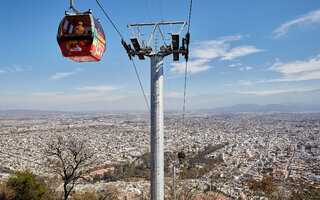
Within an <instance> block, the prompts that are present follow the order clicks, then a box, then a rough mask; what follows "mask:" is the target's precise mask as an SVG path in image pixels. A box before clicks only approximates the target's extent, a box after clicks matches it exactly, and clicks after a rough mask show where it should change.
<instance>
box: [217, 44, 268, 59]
mask: <svg viewBox="0 0 320 200" xmlns="http://www.w3.org/2000/svg"><path fill="white" fill-rule="evenodd" d="M261 51H264V50H262V49H257V48H256V47H254V46H237V47H235V48H232V49H231V50H229V51H228V52H226V53H225V54H224V55H222V58H221V60H233V59H235V58H237V57H241V56H246V55H249V54H253V53H257V52H261Z"/></svg>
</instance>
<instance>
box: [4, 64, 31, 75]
mask: <svg viewBox="0 0 320 200" xmlns="http://www.w3.org/2000/svg"><path fill="white" fill-rule="evenodd" d="M31 70H32V68H31V67H30V66H28V67H21V66H18V65H13V66H12V67H5V68H2V69H0V73H19V72H26V71H31Z"/></svg>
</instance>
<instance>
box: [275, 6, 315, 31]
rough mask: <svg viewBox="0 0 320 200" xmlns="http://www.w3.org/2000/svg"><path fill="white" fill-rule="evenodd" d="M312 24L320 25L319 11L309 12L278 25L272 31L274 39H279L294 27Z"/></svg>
mask: <svg viewBox="0 0 320 200" xmlns="http://www.w3.org/2000/svg"><path fill="white" fill-rule="evenodd" d="M314 23H320V10H315V11H311V12H309V13H307V14H305V15H302V16H301V17H299V18H297V19H294V20H291V21H288V22H286V23H284V24H282V25H280V26H279V27H278V28H277V29H276V30H274V31H273V33H274V34H275V36H276V37H280V36H282V35H284V34H286V33H287V32H288V30H289V29H290V28H291V27H293V26H296V25H310V24H314Z"/></svg>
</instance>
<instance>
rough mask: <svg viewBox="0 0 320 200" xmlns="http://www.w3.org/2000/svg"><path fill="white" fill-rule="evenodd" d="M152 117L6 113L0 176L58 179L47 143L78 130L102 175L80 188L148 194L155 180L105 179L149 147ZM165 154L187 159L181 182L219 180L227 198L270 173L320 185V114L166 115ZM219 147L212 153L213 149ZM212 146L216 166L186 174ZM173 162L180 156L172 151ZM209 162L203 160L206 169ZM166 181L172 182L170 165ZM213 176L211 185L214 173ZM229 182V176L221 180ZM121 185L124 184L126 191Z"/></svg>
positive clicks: (93, 170)
mask: <svg viewBox="0 0 320 200" xmlns="http://www.w3.org/2000/svg"><path fill="white" fill-rule="evenodd" d="M149 123H150V120H149V115H148V114H147V113H143V112H129V113H120V112H119V113H117V112H114V113H107V112H106V113H102V112H101V113H99V112H95V113H67V112H37V111H34V112H31V111H25V112H22V111H21V112H19V111H16V112H13V111H12V112H9V111H8V112H5V111H2V112H0V180H1V179H2V180H5V179H7V178H8V177H9V176H10V174H11V173H12V172H14V171H17V170H26V169H29V170H30V171H31V172H33V173H34V174H36V175H41V176H48V177H53V176H54V174H53V172H52V171H51V169H50V168H48V167H47V165H46V164H45V162H46V159H45V156H44V153H43V151H44V148H45V147H46V144H47V143H48V142H50V140H52V138H54V137H55V136H56V135H62V136H63V135H66V134H68V135H72V136H75V137H77V138H81V139H83V140H85V141H86V145H87V147H88V149H91V151H92V152H93V157H94V159H93V160H94V162H93V163H92V164H91V165H90V168H88V177H90V176H91V177H92V178H93V177H97V176H96V175H97V174H98V175H101V176H102V177H100V178H99V180H96V181H95V183H79V184H78V185H77V187H76V190H79V191H81V190H87V189H88V188H96V189H98V188H99V187H104V185H108V184H115V185H116V187H117V188H119V190H121V191H122V193H123V195H124V196H129V193H130V194H134V195H139V194H142V193H147V192H148V190H149V189H148V188H149V187H150V184H149V180H147V179H140V180H134V179H132V181H120V180H117V181H107V180H105V179H104V178H103V176H104V175H105V174H106V172H108V170H110V169H114V166H118V165H121V164H123V163H126V162H135V161H137V159H138V158H140V157H141V156H142V155H144V154H146V153H149V152H150V125H149ZM164 124H165V127H164V130H165V131H164V144H165V152H166V153H171V155H177V153H178V151H184V152H185V154H186V159H185V160H184V161H181V163H180V164H179V165H178V166H177V169H176V173H177V182H180V183H183V182H184V181H185V182H188V184H190V185H197V187H198V188H205V186H208V185H213V186H215V188H220V189H219V193H220V195H221V196H223V198H226V199H227V198H230V199H237V198H238V197H243V198H244V199H245V197H246V196H247V194H248V185H247V184H245V181H246V180H247V179H255V180H262V178H263V176H264V174H266V172H268V174H269V175H270V176H272V177H273V178H275V180H278V181H279V182H280V183H281V181H284V180H288V179H298V178H303V179H304V180H307V181H308V182H310V183H320V137H319V135H320V113H316V112H314V113H311V112H310V113H276V112H267V113H262V112H261V113H253V112H251V113H244V112H242V113H225V114H217V113H214V112H204V111H203V112H192V113H187V114H186V116H185V121H184V122H183V120H182V115H181V113H174V112H171V113H165V119H164ZM210 145H211V146H216V145H221V146H220V147H219V148H217V149H215V150H213V151H212V152H208V151H206V150H207V149H208V146H209V147H210ZM204 151H206V154H205V158H206V159H207V160H212V162H210V163H211V164H212V165H214V166H215V167H214V168H213V169H212V170H210V171H209V172H208V173H203V174H202V175H201V177H197V178H188V179H187V178H182V174H183V173H182V172H183V170H182V168H181V169H180V168H179V166H183V165H187V163H188V162H190V161H188V160H189V159H190V160H192V159H191V158H194V157H195V156H196V155H198V154H200V153H201V152H204ZM171 157H172V159H175V158H174V157H175V156H171ZM215 162H216V163H215ZM205 165H207V164H199V163H198V164H197V165H196V166H195V168H196V169H197V170H200V169H202V168H205V167H204V166H205ZM169 169H170V170H169V172H168V173H167V172H166V173H167V174H166V175H165V182H166V183H168V184H170V183H171V181H172V174H170V172H171V171H172V164H169ZM213 175H214V177H215V181H214V183H212V182H213V181H212V177H213ZM218 180H223V181H218ZM120 188H121V189H120ZM221 199H222V197H221Z"/></svg>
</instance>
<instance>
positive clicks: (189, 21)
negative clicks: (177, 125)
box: [182, 0, 192, 126]
mask: <svg viewBox="0 0 320 200" xmlns="http://www.w3.org/2000/svg"><path fill="white" fill-rule="evenodd" d="M191 12H192V0H190V9H189V20H188V31H187V34H186V45H187V48H186V50H187V52H186V55H185V58H186V66H185V70H184V92H183V111H182V123H183V126H184V125H185V112H186V95H187V73H188V59H189V43H190V33H189V30H190V23H191Z"/></svg>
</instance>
